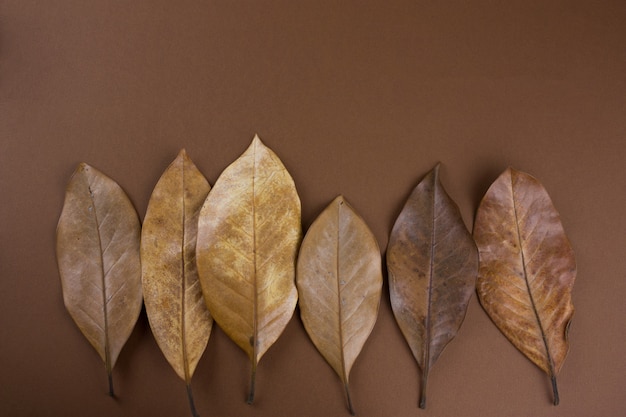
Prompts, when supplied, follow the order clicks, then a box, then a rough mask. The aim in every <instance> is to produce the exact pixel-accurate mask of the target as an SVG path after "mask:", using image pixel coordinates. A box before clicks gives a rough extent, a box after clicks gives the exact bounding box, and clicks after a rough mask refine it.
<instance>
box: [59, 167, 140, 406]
mask: <svg viewBox="0 0 626 417" xmlns="http://www.w3.org/2000/svg"><path fill="white" fill-rule="evenodd" d="M140 232H141V226H140V224H139V218H138V216H137V212H136V211H135V208H134V207H133V205H132V203H131V202H130V200H129V199H128V197H127V196H126V194H125V193H124V191H123V190H122V189H121V188H120V186H119V185H118V184H117V183H116V182H115V181H113V180H112V179H111V178H109V177H107V176H106V175H104V174H103V173H101V172H100V171H98V170H97V169H95V168H93V167H91V166H89V165H87V164H85V163H81V164H80V165H79V166H78V167H77V168H76V171H75V172H74V174H73V175H72V178H71V179H70V181H69V183H68V185H67V189H66V194H65V202H64V204H63V210H62V212H61V216H60V218H59V223H58V226H57V239H56V253H57V262H58V266H59V273H60V276H61V284H62V287H63V300H64V302H65V306H66V308H67V310H68V311H69V313H70V315H71V316H72V318H73V319H74V321H75V322H76V324H77V325H78V327H79V328H80V330H81V331H82V333H83V334H84V335H85V337H86V338H87V340H89V342H90V343H91V345H92V346H93V347H94V348H95V349H96V351H97V352H98V354H99V355H100V357H101V358H102V360H103V361H104V363H105V367H106V370H107V373H108V376H109V394H110V395H113V394H114V393H113V386H112V380H111V372H112V369H113V367H114V366H115V363H116V361H117V358H118V356H119V354H120V351H121V350H122V347H123V346H124V344H125V343H126V341H127V340H128V337H129V336H130V334H131V332H132V330H133V327H134V326H135V323H136V322H137V318H138V317H139V312H140V311H141V305H142V293H141V264H140V257H139V237H140Z"/></svg>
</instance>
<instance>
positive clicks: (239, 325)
mask: <svg viewBox="0 0 626 417" xmlns="http://www.w3.org/2000/svg"><path fill="white" fill-rule="evenodd" d="M301 238H302V227H301V220H300V198H299V197H298V193H297V192H296V187H295V184H294V182H293V179H292V178H291V176H290V175H289V172H287V169H286V168H285V166H284V165H283V164H282V162H281V161H280V159H279V158H278V156H276V154H275V153H274V152H272V150H271V149H269V148H268V147H266V146H265V145H264V144H263V142H261V140H260V139H259V138H258V136H255V137H254V139H253V141H252V143H251V144H250V146H249V147H248V149H247V150H246V151H245V152H244V153H243V154H242V155H241V156H240V157H239V158H238V159H237V160H236V161H234V162H233V163H232V164H231V165H230V166H228V167H227V168H226V169H225V170H224V172H222V174H221V175H220V177H219V178H218V179H217V181H216V183H215V185H214V187H213V189H212V190H211V192H210V193H209V195H208V197H207V199H206V201H205V203H204V205H203V206H202V210H201V212H200V218H199V221H198V242H197V265H198V272H199V276H200V283H201V286H202V291H203V294H204V298H205V300H206V303H207V306H208V307H209V311H210V312H211V314H212V315H213V318H214V319H215V321H216V322H217V323H218V324H219V326H220V328H221V329H222V330H224V332H225V333H226V334H227V335H228V336H229V337H230V338H231V339H232V340H233V341H234V342H235V343H236V344H237V345H238V346H239V347H240V348H241V349H242V350H243V351H244V352H246V354H247V355H248V357H249V358H250V361H251V363H252V372H251V378H250V394H249V396H248V403H252V402H253V400H254V390H255V389H254V386H255V376H256V370H257V364H258V362H259V360H260V359H261V357H262V356H263V354H264V353H265V352H266V351H267V350H268V349H269V348H270V346H272V344H273V343H274V342H275V341H276V340H277V339H278V337H279V336H280V334H281V333H282V332H283V330H284V328H285V326H286V325H287V323H288V322H289V320H290V319H291V317H292V316H293V312H294V310H295V307H296V303H297V301H298V293H297V290H296V285H295V273H296V255H297V253H298V248H299V246H300V240H301Z"/></svg>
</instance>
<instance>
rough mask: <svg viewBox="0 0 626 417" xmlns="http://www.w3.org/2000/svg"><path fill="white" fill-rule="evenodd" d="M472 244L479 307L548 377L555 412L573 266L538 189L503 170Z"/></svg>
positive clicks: (518, 174)
mask: <svg viewBox="0 0 626 417" xmlns="http://www.w3.org/2000/svg"><path fill="white" fill-rule="evenodd" d="M474 239H475V240H476V244H477V245H478V250H479V256H480V270H479V275H478V280H477V290H478V297H479V299H480V302H481V304H482V306H483V308H484V309H485V311H487V313H488V314H489V316H490V317H491V320H493V322H494V323H495V324H496V326H497V327H498V328H499V329H500V331H502V333H504V335H505V336H506V337H507V338H508V339H509V340H510V341H511V343H513V345H515V347H517V349H519V350H520V351H521V352H522V353H524V355H526V356H527V357H528V358H529V359H530V360H531V361H533V362H534V363H535V364H536V365H537V366H538V367H539V368H541V369H543V371H544V372H546V373H547V374H548V376H549V377H550V379H551V382H552V388H553V392H554V404H555V405H557V404H558V403H559V394H558V390H557V385H556V376H557V374H558V372H559V370H560V369H561V366H562V365H563V361H564V360H565V356H566V355H567V351H568V341H567V330H568V327H569V323H570V320H571V319H572V315H573V313H574V307H573V306H572V301H571V290H572V286H573V285H574V279H575V277H576V262H575V260H574V253H573V251H572V248H571V246H570V244H569V241H568V240H567V237H566V236H565V232H564V230H563V226H562V225H561V220H560V217H559V214H558V212H557V211H556V209H555V208H554V206H553V205H552V201H551V200H550V197H549V196H548V193H547V192H546V190H545V189H544V188H543V186H542V185H541V183H540V182H539V181H537V180H536V179H535V178H533V177H531V176H530V175H528V174H525V173H523V172H520V171H516V170H514V169H511V168H509V169H507V170H506V171H505V172H504V173H503V174H502V175H500V177H499V178H498V179H497V180H496V181H495V182H494V183H493V184H492V185H491V187H490V188H489V190H488V191H487V193H486V194H485V196H484V197H483V200H482V202H481V203H480V206H479V207H478V211H477V213H476V221H475V223H474Z"/></svg>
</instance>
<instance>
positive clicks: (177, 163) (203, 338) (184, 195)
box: [141, 150, 213, 415]
mask: <svg viewBox="0 0 626 417" xmlns="http://www.w3.org/2000/svg"><path fill="white" fill-rule="evenodd" d="M210 189H211V187H210V186H209V183H208V182H207V180H206V179H205V178H204V176H203V175H202V174H201V173H200V171H198V169H197V168H196V166H195V165H194V164H193V162H192V161H191V159H189V157H188V156H187V154H186V153H185V151H184V150H182V151H180V153H179V154H178V157H177V158H176V159H175V160H174V161H173V162H172V163H171V165H170V166H169V167H168V168H167V169H166V170H165V172H164V173H163V175H162V176H161V178H160V179H159V181H158V183H157V185H156V187H155V188H154V191H153V192H152V196H151V197H150V202H149V204H148V210H147V212H146V217H145V219H144V223H143V229H142V233H141V268H142V284H143V293H144V301H145V305H146V313H147V315H148V320H149V322H150V327H151V328H152V333H153V334H154V338H155V339H156V341H157V344H158V345H159V347H160V348H161V351H162V352H163V354H164V355H165V357H166V359H167V360H168V362H169V363H170V365H172V367H173V368H174V370H175V371H176V373H177V374H178V376H179V377H180V378H181V379H182V380H183V381H185V383H186V384H187V391H188V394H189V401H190V406H191V409H192V413H193V414H194V415H197V413H196V411H195V407H194V405H193V397H192V394H191V377H192V375H193V373H194V371H195V369H196V366H197V364H198V361H199V360H200V357H201V356H202V353H203V352H204V350H205V348H206V345H207V342H208V341H209V336H210V334H211V327H212V324H213V319H212V318H211V315H210V314H209V311H208V310H207V307H206V305H205V302H204V298H203V296H202V290H201V288H200V285H199V282H198V271H197V268H196V236H197V231H198V216H199V214H200V208H201V207H202V204H203V203H204V200H205V199H206V196H207V194H208V193H209V190H210Z"/></svg>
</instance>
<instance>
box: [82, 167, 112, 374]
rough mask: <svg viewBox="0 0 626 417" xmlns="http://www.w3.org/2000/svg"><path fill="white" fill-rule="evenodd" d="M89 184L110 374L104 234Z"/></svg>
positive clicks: (105, 352) (106, 363) (106, 354)
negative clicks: (96, 238)
mask: <svg viewBox="0 0 626 417" xmlns="http://www.w3.org/2000/svg"><path fill="white" fill-rule="evenodd" d="M87 181H88V185H87V188H88V190H89V198H90V200H91V206H92V207H93V210H91V212H92V214H93V219H94V221H95V223H96V233H97V235H98V255H99V256H100V280H101V294H102V313H103V315H104V329H103V332H104V365H105V367H106V371H107V373H108V374H109V375H111V372H112V368H113V366H112V364H111V348H110V346H109V319H108V316H109V312H108V308H107V305H108V303H107V293H106V279H105V278H106V277H105V272H104V256H103V253H102V235H101V234H100V222H99V221H98V214H97V209H96V200H95V197H94V193H93V190H92V189H91V184H89V179H87Z"/></svg>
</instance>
